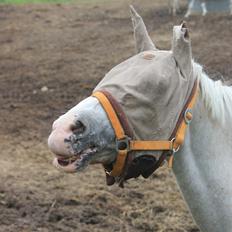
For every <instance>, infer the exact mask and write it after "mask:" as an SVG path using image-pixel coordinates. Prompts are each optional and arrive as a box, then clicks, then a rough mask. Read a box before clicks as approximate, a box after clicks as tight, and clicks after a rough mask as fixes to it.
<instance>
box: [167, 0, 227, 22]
mask: <svg viewBox="0 0 232 232" xmlns="http://www.w3.org/2000/svg"><path fill="white" fill-rule="evenodd" d="M208 1H209V0H191V1H189V4H188V10H187V12H186V14H185V18H188V17H189V16H190V15H192V13H193V11H194V7H195V6H196V5H197V4H198V3H199V5H200V6H201V11H202V16H206V15H207V13H208V5H207V4H208ZM179 8H180V4H179V0H170V1H169V12H170V13H172V15H176V12H177V11H178V10H179ZM229 11H230V14H232V0H230V2H229Z"/></svg>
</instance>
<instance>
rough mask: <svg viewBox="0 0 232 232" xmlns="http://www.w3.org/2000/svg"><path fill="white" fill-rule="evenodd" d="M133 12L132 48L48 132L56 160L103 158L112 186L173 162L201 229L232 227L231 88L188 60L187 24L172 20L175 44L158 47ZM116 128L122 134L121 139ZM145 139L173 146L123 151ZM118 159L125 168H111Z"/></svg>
mask: <svg viewBox="0 0 232 232" xmlns="http://www.w3.org/2000/svg"><path fill="white" fill-rule="evenodd" d="M131 17H132V23H133V28H134V37H135V41H136V48H137V54H136V55H134V56H132V57H130V58H129V59H127V60H125V61H123V62H122V63H120V64H118V65H117V66H115V67H114V68H113V69H111V70H110V71H109V72H108V73H107V74H106V75H105V77H104V78H103V79H102V80H101V81H100V83H99V84H98V85H97V86H96V87H95V89H94V90H93V95H91V96H89V97H87V98H86V99H84V100H83V101H81V102H80V103H79V104H77V105H76V106H74V107H73V108H71V109H70V110H69V111H68V112H67V113H65V114H64V115H62V116H60V117H59V118H58V119H57V120H55V121H54V123H53V125H52V132H51V134H50V135H49V138H48V146H49V148H50V150H51V151H52V152H53V153H54V154H55V158H54V161H53V164H54V166H55V167H56V168H58V169H59V170H61V171H64V172H66V173H76V172H80V171H82V170H84V169H86V168H87V167H88V165H89V164H97V163H98V164H103V165H104V168H105V169H106V176H107V183H108V184H109V185H111V184H114V183H117V182H118V183H122V181H123V180H126V179H129V178H132V177H137V176H139V175H142V176H144V177H145V178H147V177H148V176H149V175H150V174H151V173H152V172H153V171H154V170H155V169H156V168H157V166H160V165H162V164H163V162H164V160H161V162H160V158H161V157H164V158H165V160H167V161H170V160H172V162H173V166H172V170H173V173H174V175H175V177H176V180H177V184H178V186H179V188H180V191H181V192H182V195H183V198H184V200H185V202H186V203H187V206H188V208H189V210H190V212H191V214H192V216H193V218H194V220H195V222H196V224H197V225H198V227H199V228H200V230H201V231H202V232H219V231H223V232H231V230H232V229H231V228H232V220H231V215H232V197H231V196H232V124H231V123H230V122H231V121H232V107H231V106H232V87H230V86H228V85H226V84H225V83H223V82H222V81H216V82H215V81H213V80H211V79H210V78H209V77H208V76H207V74H206V73H205V72H204V71H203V68H202V66H201V65H200V64H198V63H196V62H195V61H194V60H193V57H192V50H191V39H190V34H189V29H188V27H187V25H186V23H182V24H181V25H177V26H174V28H173V39H172V48H171V50H168V51H166V50H159V49H158V48H157V47H156V45H155V43H154V42H153V41H152V40H151V38H150V37H149V34H148V32H147V29H146V26H145V24H144V22H143V19H142V18H141V16H140V15H139V14H138V13H137V12H136V11H135V9H134V8H133V7H132V6H131ZM193 90H194V91H193ZM193 93H194V94H193ZM98 94H100V95H101V94H102V96H103V98H104V97H105V98H104V99H103V100H102V99H100V98H99V96H97V95H98ZM192 95H193V96H195V98H194V99H195V100H194V101H193V97H192ZM110 96H111V97H112V99H111V97H110ZM103 101H105V103H103ZM189 102H192V104H191V106H190V103H189ZM105 104H108V105H107V106H106V105H105ZM113 105H114V106H113ZM186 105H187V107H188V109H187V110H186V111H184V114H182V112H183V108H185V106H186ZM113 109H114V110H113ZM181 115H182V116H181ZM187 115H188V116H187ZM180 118H181V125H184V127H186V128H185V133H184V134H183V136H182V140H183V141H182V143H180V145H178V146H175V139H177V138H176V137H175V133H174V138H173V139H172V137H171V136H172V134H173V131H175V128H176V125H179V124H178V121H179V119H180ZM119 119H120V120H121V122H119V121H120V120H119ZM115 125H116V126H115ZM122 125H123V126H122ZM116 127H118V128H116ZM128 127H129V129H128ZM121 129H122V131H121V132H122V133H125V134H126V136H125V137H124V138H123V139H121V140H119V139H117V138H118V136H119V137H120V135H118V134H120V132H118V131H120V130H121ZM131 141H134V144H133V143H131ZM145 141H150V142H151V143H152V142H154V141H158V142H157V143H158V145H159V146H160V147H162V146H163V145H160V143H159V141H161V142H162V141H164V144H166V145H167V144H169V145H170V144H171V145H172V147H170V148H169V149H171V150H172V151H170V153H169V151H164V150H165V149H164V150H162V148H158V149H155V148H152V149H154V150H153V151H152V149H150V150H149V149H143V148H144V147H143V148H142V149H138V150H136V149H135V150H133V151H129V152H128V150H130V147H128V142H129V144H130V145H131V146H132V147H133V146H135V147H136V146H138V147H139V144H140V145H141V144H143V145H144V143H145ZM157 143H156V145H157ZM153 145H154V144H153ZM159 149H160V150H159ZM166 153H167V155H165V156H163V154H166ZM125 154H126V155H125ZM124 156H126V158H125V157H124ZM123 157H124V158H125V159H124V160H123V162H122V163H123V164H124V165H125V166H124V167H123V171H122V172H118V170H117V171H115V170H114V171H115V172H114V173H113V172H112V169H114V167H115V165H116V163H117V161H118V160H119V161H120V160H121V161H122V159H121V158H123ZM121 161H120V162H121ZM120 162H119V163H120ZM172 162H171V163H172ZM157 163H159V165H157ZM119 166H120V164H119ZM117 173H119V174H117Z"/></svg>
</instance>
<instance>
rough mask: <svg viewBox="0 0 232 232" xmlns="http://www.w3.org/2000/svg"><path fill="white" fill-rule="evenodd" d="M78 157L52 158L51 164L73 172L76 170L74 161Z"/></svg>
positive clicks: (75, 161) (76, 160)
mask: <svg viewBox="0 0 232 232" xmlns="http://www.w3.org/2000/svg"><path fill="white" fill-rule="evenodd" d="M78 160H79V159H78V158H77V159H75V160H67V159H61V158H54V160H53V165H54V166H55V167H56V168H58V169H60V170H62V171H64V172H67V173H74V172H76V163H77V162H78Z"/></svg>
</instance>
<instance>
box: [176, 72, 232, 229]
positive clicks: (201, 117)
mask: <svg viewBox="0 0 232 232" xmlns="http://www.w3.org/2000/svg"><path fill="white" fill-rule="evenodd" d="M204 75H205V74H204ZM201 78H202V79H201V80H200V89H201V90H200V94H199V98H198V101H197V103H196V106H195V108H194V111H193V114H194V119H193V121H192V123H191V124H190V126H189V129H188V130H187V133H186V138H185V143H184V146H183V147H182V148H181V149H180V151H179V152H178V153H176V154H175V158H174V166H173V172H174V174H175V176H176V179H177V182H178V184H179V187H180V189H181V192H182V194H183V196H184V199H185V201H186V202H187V205H188V206H189V209H190V211H191V213H192V215H193V217H194V219H195V221H196V222H197V224H198V226H199V227H200V228H201V230H202V231H204V232H208V231H210V232H218V231H223V232H231V228H232V220H231V218H230V215H232V198H231V195H232V168H231V164H232V154H231V153H232V132H231V131H232V126H231V120H232V117H231V115H232V113H231V112H230V111H231V110H230V109H228V107H231V108H232V104H230V105H228V103H232V92H231V93H229V89H226V91H227V90H228V93H221V92H219V89H221V90H220V91H225V89H222V88H229V87H222V86H216V85H217V84H215V83H213V82H212V81H211V80H209V79H205V78H207V77H205V76H203V77H201ZM207 82H209V83H207ZM218 84H219V83H218ZM207 85H208V86H207ZM207 91H208V92H207ZM230 94H231V99H230V97H229V95H230ZM227 95H228V96H227ZM227 97H228V99H226V98H227ZM217 98H221V99H217ZM223 98H224V99H223ZM215 101H216V103H217V104H215ZM215 107H219V109H216V108H215Z"/></svg>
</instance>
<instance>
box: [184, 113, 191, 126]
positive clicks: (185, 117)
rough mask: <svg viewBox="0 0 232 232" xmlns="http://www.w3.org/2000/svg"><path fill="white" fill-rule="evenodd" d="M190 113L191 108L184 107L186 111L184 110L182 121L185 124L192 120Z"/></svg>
mask: <svg viewBox="0 0 232 232" xmlns="http://www.w3.org/2000/svg"><path fill="white" fill-rule="evenodd" d="M192 115H193V112H192V110H191V109H186V111H185V112H184V121H185V123H186V124H187V125H189V124H190V122H191V121H192Z"/></svg>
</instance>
